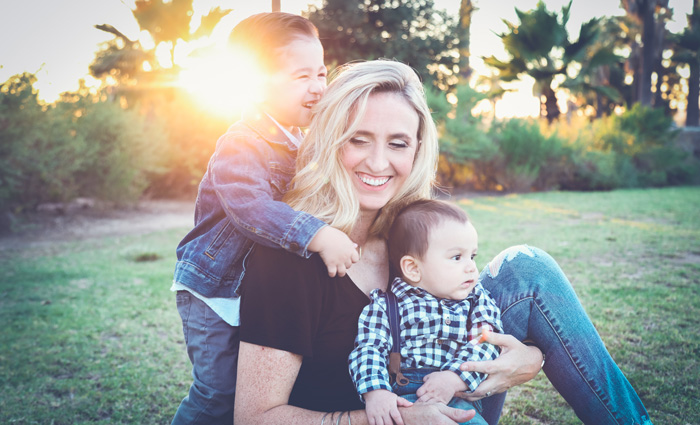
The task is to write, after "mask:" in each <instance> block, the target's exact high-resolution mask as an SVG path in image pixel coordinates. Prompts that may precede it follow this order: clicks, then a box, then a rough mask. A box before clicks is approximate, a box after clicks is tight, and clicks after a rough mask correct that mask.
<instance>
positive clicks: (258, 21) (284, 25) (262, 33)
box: [228, 12, 318, 71]
mask: <svg viewBox="0 0 700 425" xmlns="http://www.w3.org/2000/svg"><path fill="white" fill-rule="evenodd" d="M304 37H310V38H316V39H318V29H316V26H314V24H313V23H311V21H309V20H308V19H306V18H304V17H302V16H299V15H294V14H292V13H284V12H266V13H258V14H255V15H251V16H249V17H247V18H245V19H244V20H242V21H241V22H239V23H238V25H236V26H235V27H234V28H233V30H232V31H231V34H230V35H229V39H228V41H229V45H230V46H232V47H235V46H241V47H244V48H245V49H247V50H248V51H249V52H250V53H251V54H252V55H253V56H254V57H255V60H256V61H257V62H258V64H260V66H262V67H264V68H265V70H267V71H270V70H273V69H274V68H275V65H276V62H275V61H276V59H277V57H278V54H277V52H276V50H277V49H280V48H282V47H285V46H286V45H288V44H290V43H291V42H293V41H294V40H297V39H300V38H304Z"/></svg>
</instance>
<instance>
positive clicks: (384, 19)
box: [307, 0, 464, 89]
mask: <svg viewBox="0 0 700 425" xmlns="http://www.w3.org/2000/svg"><path fill="white" fill-rule="evenodd" d="M307 17H308V18H309V19H310V20H311V21H312V22H313V23H314V24H315V25H316V27H317V28H318V30H319V34H320V36H321V40H323V46H324V49H325V57H326V61H327V63H329V64H330V65H332V66H334V65H338V64H343V63H346V62H350V61H353V60H358V59H377V58H390V59H396V60H398V61H401V62H404V63H407V64H409V65H411V66H412V67H413V68H414V69H416V70H417V71H418V73H419V74H420V75H421V76H422V78H423V80H424V81H431V82H434V83H435V84H436V86H437V87H441V88H443V89H444V88H446V87H448V86H452V85H454V84H456V82H457V81H456V80H457V77H456V76H455V75H454V74H456V73H458V72H459V53H458V49H459V48H460V40H459V39H458V38H457V37H456V36H454V35H453V34H459V32H458V31H457V28H458V23H457V22H456V19H455V18H454V17H452V16H450V15H448V14H447V12H445V11H444V10H438V9H436V8H435V6H434V1H433V0H420V1H410V2H409V1H391V0H365V1H361V2H352V1H345V0H324V1H323V4H322V5H321V7H314V6H311V7H310V10H309V12H308V13H307ZM462 41H464V40H462Z"/></svg>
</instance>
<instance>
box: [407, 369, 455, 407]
mask: <svg viewBox="0 0 700 425" xmlns="http://www.w3.org/2000/svg"><path fill="white" fill-rule="evenodd" d="M466 389H467V384H465V383H464V381H462V378H460V376H459V375H457V374H456V373H455V372H452V371H451V370H443V371H440V372H433V373H431V374H428V375H426V376H425V378H423V385H421V387H420V388H418V391H416V396H417V397H418V400H417V401H418V402H421V403H423V402H428V401H433V402H440V403H445V404H447V403H449V402H450V400H452V397H454V395H455V393H456V392H457V391H464V390H466Z"/></svg>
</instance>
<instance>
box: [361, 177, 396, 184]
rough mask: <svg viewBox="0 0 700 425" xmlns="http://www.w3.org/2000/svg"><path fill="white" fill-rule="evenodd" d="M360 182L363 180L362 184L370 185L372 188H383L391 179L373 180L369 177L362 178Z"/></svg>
mask: <svg viewBox="0 0 700 425" xmlns="http://www.w3.org/2000/svg"><path fill="white" fill-rule="evenodd" d="M360 180H362V183H364V184H368V185H370V186H381V185H383V184H385V183H386V182H388V181H389V177H382V178H379V179H372V178H369V177H363V176H360Z"/></svg>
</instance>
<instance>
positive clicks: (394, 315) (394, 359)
mask: <svg viewBox="0 0 700 425" xmlns="http://www.w3.org/2000/svg"><path fill="white" fill-rule="evenodd" d="M382 295H384V297H385V298H386V305H387V311H388V314H389V331H390V332H391V339H392V344H391V354H389V376H390V377H391V378H392V379H394V380H395V381H396V383H397V384H398V385H400V386H404V385H407V384H408V379H407V378H405V377H404V376H403V374H402V373H401V338H400V329H399V303H398V301H397V300H396V295H394V293H393V292H391V290H390V289H389V290H387V291H386V292H385V293H384V294H382Z"/></svg>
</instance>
